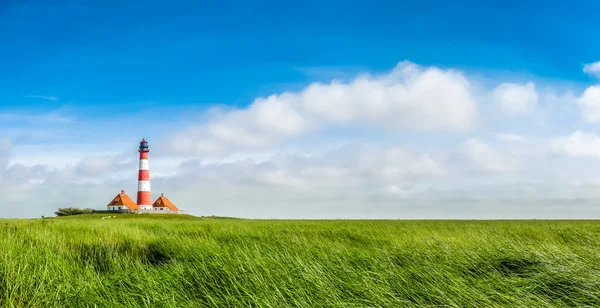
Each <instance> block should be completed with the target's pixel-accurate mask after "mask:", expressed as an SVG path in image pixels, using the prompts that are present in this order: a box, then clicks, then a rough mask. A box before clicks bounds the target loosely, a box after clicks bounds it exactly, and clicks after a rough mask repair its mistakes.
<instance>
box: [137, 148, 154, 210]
mask: <svg viewBox="0 0 600 308" xmlns="http://www.w3.org/2000/svg"><path fill="white" fill-rule="evenodd" d="M138 151H139V152H140V171H139V174H138V193H137V205H138V207H139V208H140V210H151V209H152V195H151V192H150V165H149V164H148V152H150V149H149V148H148V142H147V141H146V139H142V141H141V142H140V149H139V150H138Z"/></svg>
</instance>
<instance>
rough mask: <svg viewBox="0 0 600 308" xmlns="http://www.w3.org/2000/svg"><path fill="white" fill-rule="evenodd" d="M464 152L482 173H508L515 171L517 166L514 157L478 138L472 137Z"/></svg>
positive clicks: (471, 163)
mask: <svg viewBox="0 0 600 308" xmlns="http://www.w3.org/2000/svg"><path fill="white" fill-rule="evenodd" d="M463 154H464V155H465V157H466V159H467V163H468V164H469V165H470V166H471V167H472V169H473V170H474V171H476V172H480V173H485V174H493V173H506V172H510V171H514V170H515V169H516V167H517V162H516V160H515V159H514V158H512V157H509V156H507V155H505V154H502V153H501V152H499V151H498V150H497V149H495V148H494V147H492V146H490V145H489V144H486V143H484V142H481V141H479V140H477V139H470V140H467V141H466V142H465V143H464V148H463Z"/></svg>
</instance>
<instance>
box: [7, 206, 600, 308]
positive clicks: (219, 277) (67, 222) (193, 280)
mask: <svg viewBox="0 0 600 308" xmlns="http://www.w3.org/2000/svg"><path fill="white" fill-rule="evenodd" d="M101 216H102V215H83V216H80V217H72V218H69V217H66V218H53V219H43V220H42V219H37V220H0V306H1V307H93V306H98V307H211V306H219V307H242V306H253V307H413V306H414V307H423V306H436V307H442V306H444V307H495V306H501V307H517V306H521V307H548V306H590V307H599V306H600V222H598V221H256V220H238V219H211V218H194V217H189V216H176V215H171V216H152V217H148V216H146V215H118V216H117V218H114V219H109V220H101V219H100V217H101Z"/></svg>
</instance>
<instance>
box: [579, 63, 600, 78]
mask: <svg viewBox="0 0 600 308" xmlns="http://www.w3.org/2000/svg"><path fill="white" fill-rule="evenodd" d="M583 72H584V73H586V74H590V75H594V76H596V77H600V61H598V62H594V63H588V64H584V65H583Z"/></svg>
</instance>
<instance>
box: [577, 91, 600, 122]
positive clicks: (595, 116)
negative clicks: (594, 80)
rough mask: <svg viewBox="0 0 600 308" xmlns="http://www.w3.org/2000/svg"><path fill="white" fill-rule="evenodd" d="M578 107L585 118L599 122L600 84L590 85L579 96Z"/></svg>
mask: <svg viewBox="0 0 600 308" xmlns="http://www.w3.org/2000/svg"><path fill="white" fill-rule="evenodd" d="M578 101H579V107H580V110H581V113H582V116H583V118H584V119H585V120H587V121H588V122H591V123H595V122H600V86H591V87H589V88H587V89H585V91H584V92H583V94H582V95H581V96H580V97H579V100H578Z"/></svg>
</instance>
